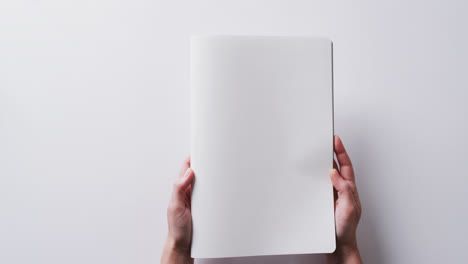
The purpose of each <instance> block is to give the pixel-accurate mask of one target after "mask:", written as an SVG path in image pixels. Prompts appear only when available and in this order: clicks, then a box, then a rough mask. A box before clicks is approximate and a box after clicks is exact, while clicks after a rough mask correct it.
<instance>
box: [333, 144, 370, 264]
mask: <svg viewBox="0 0 468 264" xmlns="http://www.w3.org/2000/svg"><path fill="white" fill-rule="evenodd" d="M334 140H335V153H336V157H337V159H338V163H339V165H340V167H339V169H338V166H337V164H336V162H334V166H333V167H334V169H332V170H331V171H330V178H331V181H332V183H333V187H334V189H335V194H336V195H335V225H336V250H335V252H333V253H332V254H329V255H328V256H327V263H362V260H361V256H360V255H359V250H358V246H357V240H356V229H357V225H358V223H359V219H360V218H361V210H362V209H361V202H360V201H359V195H358V192H357V188H356V183H355V180H354V170H353V166H352V164H351V160H350V158H349V156H348V154H347V153H346V150H345V148H344V146H343V142H341V139H340V138H339V137H338V136H335V138H334Z"/></svg>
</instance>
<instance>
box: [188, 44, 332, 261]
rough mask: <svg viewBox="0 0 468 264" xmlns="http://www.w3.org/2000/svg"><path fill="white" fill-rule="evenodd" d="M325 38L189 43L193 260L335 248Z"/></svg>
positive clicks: (329, 83) (329, 62)
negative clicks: (192, 177)
mask: <svg viewBox="0 0 468 264" xmlns="http://www.w3.org/2000/svg"><path fill="white" fill-rule="evenodd" d="M332 72H333V69H332V42H331V41H330V40H328V39H322V38H313V37H299V36H298V37H284V36H282V37H276V36H196V37H192V39H191V91H190V94H191V96H190V97H191V99H190V100H191V117H190V120H191V124H190V125H191V131H190V134H191V135H190V137H191V143H190V152H191V167H192V169H193V171H194V173H195V182H194V186H193V190H192V191H193V192H192V219H193V239H192V256H193V257H195V258H222V257H239V256H255V255H279V254H308V253H328V252H333V251H334V250H335V220H334V200H333V186H332V183H331V181H330V177H329V171H330V169H331V168H333V75H332Z"/></svg>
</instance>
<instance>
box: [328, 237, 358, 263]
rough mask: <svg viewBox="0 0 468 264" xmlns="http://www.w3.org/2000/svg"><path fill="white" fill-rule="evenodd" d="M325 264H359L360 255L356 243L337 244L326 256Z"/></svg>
mask: <svg viewBox="0 0 468 264" xmlns="http://www.w3.org/2000/svg"><path fill="white" fill-rule="evenodd" d="M327 263H328V264H332V263H344V264H360V263H362V260H361V255H360V254H359V249H358V246H357V241H355V240H354V241H352V242H351V243H346V244H339V243H338V244H337V247H336V250H335V252H333V253H330V254H328V255H327Z"/></svg>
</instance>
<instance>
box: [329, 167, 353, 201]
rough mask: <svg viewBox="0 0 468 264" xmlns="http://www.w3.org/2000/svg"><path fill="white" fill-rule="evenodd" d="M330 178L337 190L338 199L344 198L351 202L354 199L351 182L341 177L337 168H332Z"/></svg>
mask: <svg viewBox="0 0 468 264" xmlns="http://www.w3.org/2000/svg"><path fill="white" fill-rule="evenodd" d="M330 179H331V181H332V184H333V187H335V189H336V191H337V194H338V199H340V198H342V199H344V200H347V201H349V202H352V201H353V200H354V197H353V192H352V190H351V185H350V183H349V182H347V181H346V180H345V179H344V178H343V177H341V175H340V174H339V173H338V171H337V170H336V169H332V170H331V171H330Z"/></svg>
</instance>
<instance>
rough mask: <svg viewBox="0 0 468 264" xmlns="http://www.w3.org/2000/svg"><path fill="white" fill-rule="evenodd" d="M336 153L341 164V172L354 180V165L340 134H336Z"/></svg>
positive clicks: (347, 178)
mask: <svg viewBox="0 0 468 264" xmlns="http://www.w3.org/2000/svg"><path fill="white" fill-rule="evenodd" d="M335 153H336V158H337V159H338V163H339V164H340V173H341V176H343V178H344V179H346V180H349V181H354V171H353V165H352V164H351V159H350V158H349V156H348V153H346V149H345V147H344V145H343V142H342V141H341V139H340V137H339V136H335Z"/></svg>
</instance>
